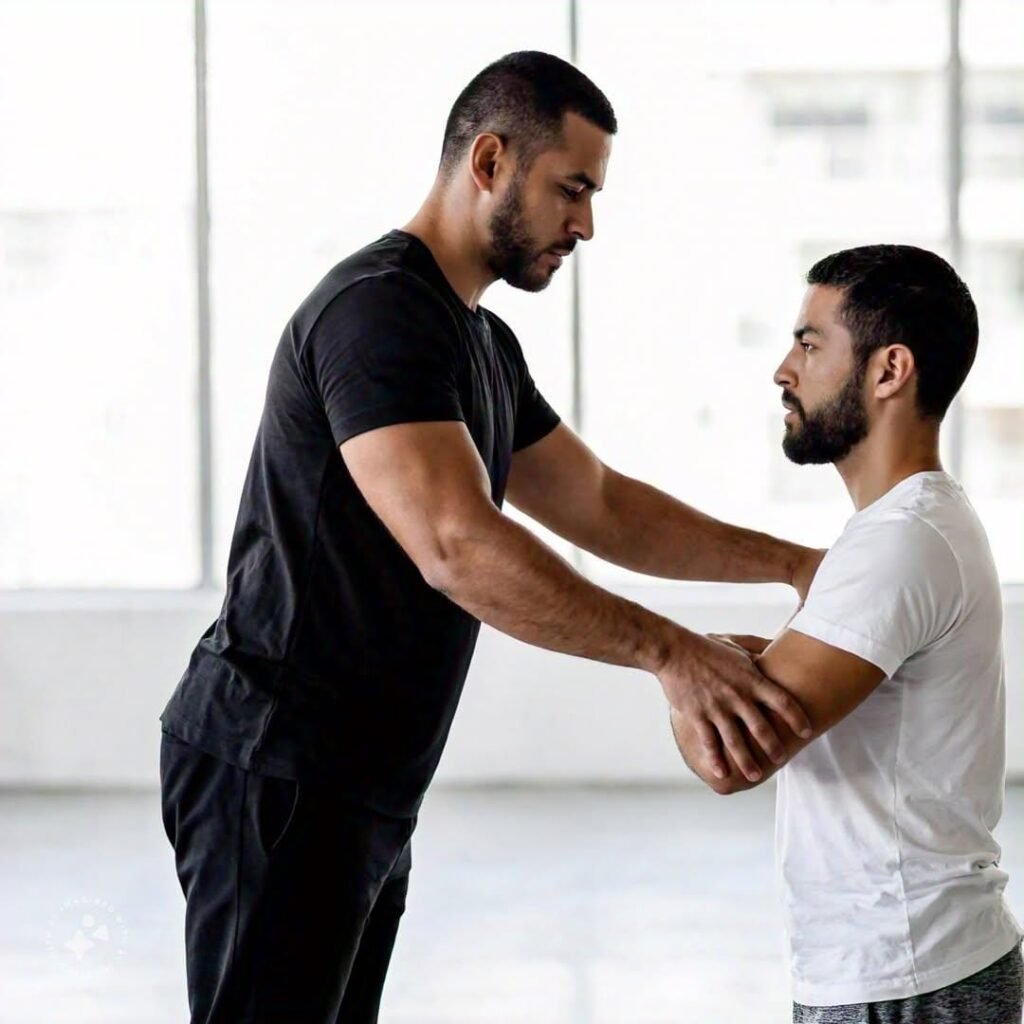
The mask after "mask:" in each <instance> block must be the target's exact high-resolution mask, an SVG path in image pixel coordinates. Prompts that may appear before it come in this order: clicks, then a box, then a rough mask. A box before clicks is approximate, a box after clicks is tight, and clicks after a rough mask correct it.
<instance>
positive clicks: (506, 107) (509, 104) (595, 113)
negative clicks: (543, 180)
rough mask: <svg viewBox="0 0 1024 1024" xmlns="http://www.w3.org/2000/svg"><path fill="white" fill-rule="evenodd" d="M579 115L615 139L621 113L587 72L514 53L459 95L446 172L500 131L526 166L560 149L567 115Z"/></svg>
mask: <svg viewBox="0 0 1024 1024" xmlns="http://www.w3.org/2000/svg"><path fill="white" fill-rule="evenodd" d="M570 112H571V113H574V114H579V115H580V116H581V117H584V118H586V119H587V120H588V121H590V122H591V123H592V124H595V125H597V127H598V128H600V129H602V130H603V131H606V132H607V133H608V134H609V135H614V134H615V132H616V131H617V130H618V123H617V122H616V120H615V111H614V110H612V105H611V104H610V103H609V102H608V99H607V97H606V96H605V95H604V93H603V92H601V90H600V89H598V87H597V86H596V85H594V83H593V82H592V81H591V80H590V79H589V78H587V76H586V75H585V74H583V72H582V71H580V70H579V69H578V68H575V67H573V65H572V64H570V63H569V62H568V61H564V60H562V59H561V58H559V57H554V56H552V55H551V54H550V53H541V52H539V51H537V50H522V51H520V52H517V53H509V54H506V55H505V56H504V57H502V58H501V59H500V60H496V61H495V62H494V63H493V64H490V65H488V66H487V67H486V68H484V69H483V71H481V72H480V73H479V74H478V75H477V76H476V77H475V78H474V79H473V80H472V81H471V82H470V83H469V85H467V86H466V88H465V89H463V90H462V92H461V93H460V94H459V98H458V99H457V100H456V101H455V104H454V106H453V107H452V109H451V113H450V114H449V115H448V122H447V124H446V125H445V129H444V145H443V146H442V148H441V173H442V175H444V176H447V175H449V174H450V173H451V172H452V170H453V169H454V168H455V166H456V164H457V163H458V161H459V159H460V158H461V157H462V156H463V154H464V153H465V152H466V150H467V148H468V147H469V146H470V144H471V143H472V141H473V140H474V139H475V138H476V137H477V136H478V135H480V134H481V133H482V132H494V134H495V135H499V136H500V137H501V138H502V140H503V141H504V142H505V143H506V144H507V145H509V146H513V147H516V148H517V150H518V156H519V158H520V161H521V163H522V165H523V166H524V167H529V165H530V163H531V162H532V161H533V159H534V157H536V156H537V155H538V154H539V153H540V152H541V151H543V150H544V149H547V148H550V147H553V146H556V145H557V144H558V142H559V140H560V138H561V132H562V120H563V118H564V117H565V115H566V114H567V113H570Z"/></svg>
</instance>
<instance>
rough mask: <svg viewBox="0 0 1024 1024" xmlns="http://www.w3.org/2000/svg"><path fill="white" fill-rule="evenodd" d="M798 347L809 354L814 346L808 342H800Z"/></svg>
mask: <svg viewBox="0 0 1024 1024" xmlns="http://www.w3.org/2000/svg"><path fill="white" fill-rule="evenodd" d="M800 347H801V348H802V349H803V350H804V351H805V352H811V351H812V350H813V349H814V346H813V345H812V344H811V343H810V342H809V341H801V342H800Z"/></svg>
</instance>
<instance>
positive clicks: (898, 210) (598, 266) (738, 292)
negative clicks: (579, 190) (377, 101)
mask: <svg viewBox="0 0 1024 1024" xmlns="http://www.w3.org/2000/svg"><path fill="white" fill-rule="evenodd" d="M581 9H582V18H581V26H582V28H581V38H580V60H581V62H582V64H583V66H585V67H586V68H587V70H588V71H591V72H593V74H594V76H595V78H596V79H597V80H598V81H599V82H601V83H602V84H603V86H604V87H605V88H606V89H607V90H608V93H609V95H610V96H611V97H613V98H614V102H615V103H616V106H617V112H618V114H619V117H620V123H621V126H622V128H621V136H620V138H618V139H616V147H617V152H616V153H615V155H614V157H613V164H612V167H611V169H610V172H609V176H608V194H607V199H604V200H603V201H604V203H605V204H606V206H607V209H602V210H601V222H600V226H599V229H598V236H599V239H600V241H599V243H598V244H595V245H593V246H592V247H590V248H589V249H588V251H587V252H586V253H585V255H584V258H585V264H584V268H585V270H584V280H583V289H582V295H583V315H584V321H583V325H584V345H585V348H584V353H583V360H582V362H583V374H584V381H585V387H584V394H585V397H586V404H585V421H584V423H585V427H586V432H587V435H588V437H589V438H590V439H591V440H592V441H593V443H594V444H595V445H596V447H597V448H598V450H599V451H601V452H602V453H603V454H604V455H605V456H606V457H607V459H608V460H609V461H610V462H611V463H612V464H613V465H615V466H616V467H617V468H621V469H623V470H625V471H627V472H630V473H632V474H634V475H637V476H640V477H641V478H643V479H646V480H650V481H653V482H656V483H658V484H659V485H661V486H663V487H664V488H665V489H666V490H668V491H670V492H671V493H673V494H676V495H678V496H680V497H681V498H683V499H684V500H687V501H690V502H692V503H695V504H697V505H698V506H700V507H701V508H703V509H704V510H705V511H708V512H712V513H714V514H716V515H719V516H721V517H723V518H726V519H729V520H732V521H739V522H743V523H746V524H749V525H752V526H757V527H758V528H761V529H767V530H770V531H773V532H777V533H779V534H782V535H785V536H789V537H793V538H796V539H799V540H802V541H804V542H807V543H813V544H821V545H827V544H828V543H830V542H831V540H832V539H833V538H834V537H835V536H836V535H837V534H838V533H839V531H840V529H841V527H842V524H843V522H844V521H845V519H846V518H847V517H848V516H849V515H850V513H851V511H852V509H851V507H850V504H849V499H848V497H847V495H846V491H845V490H844V488H843V486H842V483H841V481H840V479H839V477H838V474H836V472H835V471H834V470H833V469H832V467H830V466H827V467H797V466H793V465H791V464H790V463H788V462H787V460H786V459H785V457H784V456H783V454H782V451H781V447H780V443H781V439H782V433H783V426H782V415H783V410H782V408H781V405H780V401H779V388H778V387H776V386H775V385H774V384H773V383H772V375H773V373H774V370H775V368H776V367H777V366H778V364H779V363H780V362H781V360H782V359H783V357H784V356H785V354H786V352H787V351H788V349H789V347H790V345H791V342H792V339H791V337H790V332H791V330H792V328H793V326H794V319H795V317H796V314H797V310H798V307H799V301H800V297H801V295H802V293H803V290H804V286H803V284H802V278H803V275H804V274H805V273H806V272H807V270H808V269H809V268H810V266H811V264H812V263H813V262H814V261H815V260H816V259H818V258H819V257H821V256H824V255H826V254H827V253H829V252H831V251H834V250H835V249H838V248H842V247H844V246H847V245H853V244H861V243H868V242H877V241H894V240H899V241H903V242H912V243H915V244H919V245H923V246H927V247H929V248H933V249H939V250H940V251H941V250H943V249H944V246H945V238H946V233H947V232H946V203H945V179H944V174H945V167H946V161H945V159H944V154H943V142H944V111H945V105H944V98H943V68H944V66H945V63H946V60H947V53H948V51H947V45H946V44H947V36H946V28H945V26H946V20H945V17H944V11H945V5H944V3H943V2H941V0H930V2H920V0H916V2H912V0H909V2H908V0H902V2H901V0H892V2H871V0H843V2H827V3H823V2H814V3H795V2H792V3H785V4H779V3H773V4H766V3H757V2H752V0H717V2H715V3H684V4H664V3H660V2H657V0H642V2H634V3H631V4H628V5H627V4H622V3H613V2H608V0H584V2H583V4H582V8H581ZM641 26H642V30H641ZM822 40H842V45H841V46H825V45H822ZM641 63H642V64H643V66H645V67H647V68H650V67H655V68H658V69H659V73H658V74H644V75H638V74H636V73H635V70H634V69H635V68H636V67H637V66H638V65H639V64H641ZM591 569H592V572H593V573H594V575H595V576H597V577H598V578H600V579H605V580H609V581H612V580H623V581H625V580H628V579H630V578H633V577H632V574H629V573H626V572H624V571H623V570H620V569H616V568H615V567H612V566H608V565H606V564H603V563H600V562H597V561H596V560H595V561H594V562H593V564H592V566H591Z"/></svg>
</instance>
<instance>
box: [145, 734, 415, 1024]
mask: <svg viewBox="0 0 1024 1024" xmlns="http://www.w3.org/2000/svg"><path fill="white" fill-rule="evenodd" d="M160 781H161V796H162V812H163V821H164V829H165V830H166V832H167V838H168V839H169V840H170V841H171V845H172V846H173V847H174V854H175V861H176V864H177V870H178V879H179V881H180V882H181V888H182V891H183V892H184V894H185V900H186V909H185V953H186V969H187V976H188V997H189V1008H190V1010H191V1020H192V1024H373V1022H375V1021H376V1020H377V1011H378V1007H379V1005H380V996H381V989H382V988H383V985H384V976H385V975H386V973H387V969H388V963H389V961H390V959H391V949H392V946H393V945H394V941H395V933H396V932H397V931H398V922H399V919H400V918H401V916H402V912H403V910H404V909H405V895H406V891H407V889H408V885H409V869H410V866H411V859H410V837H411V835H412V831H413V828H414V827H415V820H414V819H412V820H410V819H402V818H389V817H386V816H384V815H380V814H376V813H374V812H372V811H370V810H368V809H366V808H364V807H361V806H359V805H357V804H354V803H352V802H350V801H346V800H343V799H342V798H340V797H339V796H338V795H337V794H336V793H334V792H333V791H332V790H330V789H329V788H326V787H323V788H320V787H315V786H307V785H306V784H305V783H303V784H301V785H300V784H299V783H297V782H293V781H290V780H287V779H274V778H268V777H265V776H261V775H255V774H253V773H251V772H246V771H243V770H242V769H240V768H236V767H235V766H233V765H230V764H226V763H225V762H223V761H220V760H218V759H216V758H213V757H210V756H209V755H207V754H204V753H203V752H202V751H199V750H197V749H195V748H194V747H191V746H189V745H188V744H186V743H182V742H181V741H179V740H177V739H175V738H174V737H172V736H169V735H167V734H166V733H165V734H164V736H163V742H162V745H161V748H160Z"/></svg>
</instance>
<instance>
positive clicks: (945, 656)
mask: <svg viewBox="0 0 1024 1024" xmlns="http://www.w3.org/2000/svg"><path fill="white" fill-rule="evenodd" d="M789 628H790V629H794V630H797V631H799V632H800V633H804V634H806V635H807V636H811V637H815V638H817V639H818V640H821V641H823V642H824V643H827V644H829V645H830V646H832V647H836V648H839V649H841V650H844V651H849V652H850V653H851V654H855V655H857V656H858V657H860V658H863V659H865V660H866V661H869V662H871V663H872V664H874V665H877V666H878V667H879V668H880V669H882V671H883V672H885V675H886V678H885V679H884V680H883V681H882V683H881V684H880V685H879V687H878V689H877V690H875V691H874V692H873V693H872V694H871V696H869V697H868V698H867V700H865V701H864V702H863V703H862V704H861V705H860V706H859V707H858V708H857V709H856V710H855V711H854V712H853V713H852V714H850V715H849V716H848V717H847V718H845V719H843V721H841V722H840V723H839V724H838V725H836V726H835V727H834V728H832V729H831V730H829V731H828V732H827V733H825V734H824V735H823V736H821V737H819V738H818V739H816V740H815V741H814V742H813V743H811V744H810V745H809V746H807V747H806V748H805V749H804V750H802V751H801V752H800V753H799V754H798V755H797V756H796V757H794V758H793V760H792V761H791V762H790V763H789V764H788V765H787V766H786V767H785V768H784V769H783V770H782V771H781V772H780V773H779V783H778V797H777V806H776V852H777V858H778V866H779V870H780V872H781V875H782V881H783V888H784V898H785V911H786V918H787V922H786V923H787V931H788V933H789V942H790V954H791V969H792V976H793V997H794V999H795V1000H796V1001H797V1002H799V1003H804V1004H805V1005H808V1006H836V1005H840V1004H843V1003H866V1002H877V1001H880V1000H886V999H904V998H906V997H908V996H913V995H920V994H922V993H925V992H931V991H934V990H935V989H938V988H942V987H944V986H946V985H951V984H953V983H954V982H956V981H960V980H961V979H963V978H966V977H968V976H969V975H971V974H974V973H975V972H977V971H980V970H983V969H984V968H985V967H987V966H989V965H990V964H992V963H994V962H995V961H996V960H998V959H999V958H1000V957H1002V956H1004V955H1005V954H1006V953H1008V952H1009V951H1010V950H1011V949H1012V948H1013V947H1014V946H1015V945H1016V944H1017V943H1018V942H1019V941H1020V935H1021V932H1020V929H1019V927H1018V925H1017V923H1016V921H1014V919H1013V916H1012V915H1011V914H1010V912H1009V910H1008V909H1007V907H1006V905H1005V903H1004V901H1003V895H1002V894H1003V889H1004V887H1005V886H1006V881H1007V876H1006V873H1005V872H1004V871H1002V870H1000V868H999V857H1000V849H999V845H998V844H997V843H996V841H995V840H994V839H993V837H992V829H993V828H994V827H995V825H996V822H998V821H999V817H1000V815H1001V813H1002V804H1003V786H1004V767H1005V694H1004V678H1003V652H1002V603H1001V597H1000V590H999V581H998V577H997V575H996V569H995V565H994V563H993V561H992V554H991V552H990V550H989V546H988V540H987V538H986V536H985V531H984V529H983V527H982V525H981V523H980V522H979V520H978V517H977V515H976V514H975V512H974V509H973V508H972V507H971V505H970V502H968V500H967V497H966V495H965V494H964V492H963V490H962V489H961V488H960V486H959V485H958V484H957V483H956V481H955V480H953V478H952V477H950V476H948V475H947V474H946V473H943V472H928V473H916V474H914V475H913V476H910V477H907V478H906V479H905V480H903V481H901V482H900V483H899V484H897V485H896V486H895V487H893V488H892V490H890V491H889V492H888V493H887V494H884V495H883V496H882V497H881V498H879V499H878V500H877V501H875V502H874V503H873V504H871V505H869V506H868V507H867V508H864V509H862V510H861V511H859V512H857V513H856V514H855V515H854V516H852V517H851V519H850V520H849V522H848V523H847V524H846V527H845V529H844V530H843V533H842V535H841V536H840V538H839V539H838V540H837V541H836V543H835V545H834V546H833V547H832V549H831V550H830V551H829V553H828V554H827V555H826V556H825V559H824V561H823V562H822V563H821V566H820V568H819V569H818V573H817V576H816V577H815V579H814V583H813V585H812V586H811V589H810V592H809V593H808V595H807V600H806V602H805V604H804V607H803V609H802V610H801V611H800V612H798V613H797V615H796V616H795V617H794V618H793V620H792V622H791V623H790V624H789Z"/></svg>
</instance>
